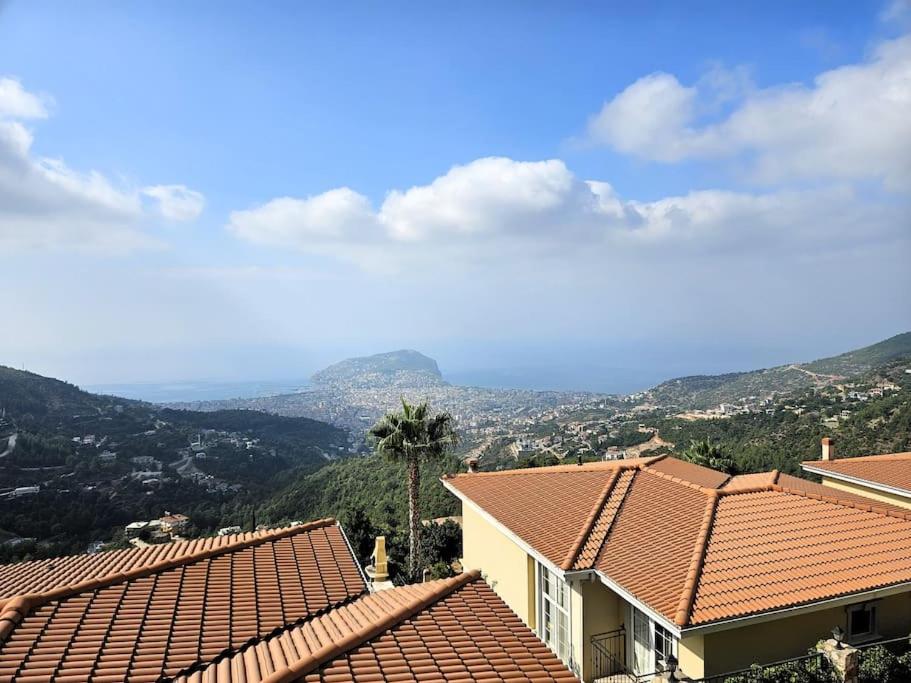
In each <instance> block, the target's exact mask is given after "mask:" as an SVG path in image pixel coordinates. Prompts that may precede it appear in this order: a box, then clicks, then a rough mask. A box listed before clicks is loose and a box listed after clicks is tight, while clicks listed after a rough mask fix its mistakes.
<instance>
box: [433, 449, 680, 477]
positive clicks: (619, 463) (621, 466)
mask: <svg viewBox="0 0 911 683" xmlns="http://www.w3.org/2000/svg"><path fill="white" fill-rule="evenodd" d="M664 457H666V454H662V455H658V456H641V457H638V458H629V459H624V460H596V461H593V462H584V463H582V464H581V465H580V464H578V463H574V464H569V463H566V464H560V465H547V466H545V467H515V468H512V469H508V470H496V471H493V472H459V473H457V474H444V475H443V476H442V477H441V479H446V480H447V481H453V480H455V479H459V478H462V477H509V476H522V475H528V474H573V473H575V472H602V471H608V472H611V471H614V470H630V469H636V468H640V467H643V466H647V465H651V464H652V463H654V462H657V461H658V460H660V459H661V458H664ZM633 460H635V461H636V462H632V461H633ZM642 460H646V461H647V462H641V461H642Z"/></svg>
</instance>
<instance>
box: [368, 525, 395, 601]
mask: <svg viewBox="0 0 911 683" xmlns="http://www.w3.org/2000/svg"><path fill="white" fill-rule="evenodd" d="M370 559H371V560H373V564H371V565H370V566H368V567H367V568H366V570H365V571H366V572H367V576H369V577H370V590H371V592H374V593H375V592H376V591H381V590H386V589H387V588H392V581H390V580H389V558H388V557H386V537H385V536H377V537H376V541H375V542H374V545H373V554H372V555H371V556H370Z"/></svg>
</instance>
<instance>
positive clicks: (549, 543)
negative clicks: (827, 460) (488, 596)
mask: <svg viewBox="0 0 911 683" xmlns="http://www.w3.org/2000/svg"><path fill="white" fill-rule="evenodd" d="M442 481H443V484H444V486H445V487H446V488H447V489H448V490H450V491H451V492H452V493H453V494H454V495H456V496H457V497H458V498H459V500H460V501H461V503H462V518H463V526H462V528H463V552H464V557H463V558H462V563H463V566H464V567H465V568H466V569H476V570H480V571H481V572H482V575H483V576H485V577H486V579H487V580H488V582H490V584H491V586H492V587H493V589H494V590H495V591H496V592H497V594H499V595H500V597H501V598H502V599H503V600H504V601H505V602H506V603H507V604H508V605H509V606H510V607H512V609H513V610H515V611H516V613H517V614H518V615H519V617H521V619H522V620H523V621H524V622H525V624H527V625H528V626H529V628H531V629H533V630H534V631H535V632H536V633H537V634H538V636H539V637H540V638H541V639H542V640H544V642H546V643H547V644H548V645H549V646H550V647H551V649H552V650H553V651H554V652H556V653H557V655H558V656H559V657H560V658H561V659H562V660H563V661H564V662H565V663H566V664H567V665H568V666H569V667H570V668H572V669H573V671H575V672H576V673H577V674H578V675H579V676H580V677H581V678H582V680H584V681H592V680H596V679H601V678H603V677H607V676H612V675H615V674H625V673H630V672H632V673H634V674H636V675H638V676H644V675H646V674H649V673H651V672H654V671H656V670H658V669H659V668H661V667H662V666H663V664H664V662H665V661H667V659H668V657H669V656H670V655H674V657H676V658H677V659H678V661H679V664H680V667H681V669H682V671H683V672H684V673H685V674H687V675H688V676H690V677H692V678H702V677H704V676H714V675H718V674H724V673H726V672H731V671H735V670H738V669H742V668H746V667H749V666H750V665H751V664H753V663H759V664H764V663H771V662H774V661H778V660H782V659H786V658H791V657H797V656H800V655H804V654H806V652H807V650H808V649H810V648H812V647H814V646H815V644H816V643H817V641H819V640H821V639H824V638H826V637H828V634H829V633H830V631H831V629H832V628H833V627H835V626H840V627H841V628H842V629H844V631H845V632H846V633H847V635H848V639H849V642H859V641H860V640H862V639H873V638H878V637H880V636H881V637H887V636H899V635H905V634H907V633H908V632H909V630H911V513H909V512H908V511H907V510H903V509H901V508H898V507H895V506H888V505H880V506H871V505H870V501H869V500H868V499H865V498H863V497H862V496H858V495H854V494H850V493H839V492H836V491H831V490H830V489H829V488H828V487H825V486H822V485H821V484H816V483H813V482H809V481H805V480H803V479H800V478H797V477H792V476H789V475H786V474H781V473H779V472H777V471H772V472H765V473H758V474H747V475H741V476H737V477H729V476H728V475H726V474H723V473H721V472H717V471H715V470H711V469H708V468H704V467H699V466H697V465H692V464H690V463H686V462H683V461H680V460H677V459H675V458H672V457H666V456H659V457H653V458H638V459H629V460H623V461H608V462H598V463H586V464H581V465H558V466H555V467H543V468H535V469H526V470H507V471H501V472H475V473H468V474H460V475H456V476H454V477H448V478H444V479H443V480H442ZM643 680H645V679H643Z"/></svg>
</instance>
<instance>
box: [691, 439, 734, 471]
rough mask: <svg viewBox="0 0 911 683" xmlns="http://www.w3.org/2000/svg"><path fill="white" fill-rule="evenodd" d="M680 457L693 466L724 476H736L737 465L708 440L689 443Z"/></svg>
mask: <svg viewBox="0 0 911 683" xmlns="http://www.w3.org/2000/svg"><path fill="white" fill-rule="evenodd" d="M680 455H681V457H682V458H683V459H684V460H687V461H689V462H691V463H693V464H695V465H702V466H703V467H711V468H712V469H713V470H718V471H720V472H724V473H725V474H737V464H736V463H735V462H734V459H733V458H732V457H731V456H729V455H728V454H727V453H725V452H724V451H723V450H721V447H720V446H719V445H718V444H715V443H712V442H711V441H709V440H708V439H703V440H702V441H696V440H693V441H690V446H689V448H687V449H686V450H685V451H683V452H682V453H681V454H680Z"/></svg>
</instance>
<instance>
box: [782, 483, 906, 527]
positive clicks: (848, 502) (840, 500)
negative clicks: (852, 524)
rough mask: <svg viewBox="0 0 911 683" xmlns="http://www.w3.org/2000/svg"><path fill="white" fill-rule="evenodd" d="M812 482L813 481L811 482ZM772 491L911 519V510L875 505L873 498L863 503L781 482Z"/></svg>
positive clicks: (885, 515) (887, 515)
mask: <svg viewBox="0 0 911 683" xmlns="http://www.w3.org/2000/svg"><path fill="white" fill-rule="evenodd" d="M811 483H812V482H811ZM769 490H771V491H778V492H779V493H789V494H794V495H798V496H803V497H804V498H809V499H811V500H819V501H822V502H824V503H834V504H835V505H843V506H844V507H849V508H854V509H856V510H862V511H863V512H871V513H873V514H877V515H882V516H884V517H895V518H896V519H902V520H905V521H911V510H909V511H908V512H899V511H898V510H895V509H892V508H888V507H882V506H880V505H874V504H873V499H872V498H871V499H870V500H871V503H870V504H867V503H861V502H858V501H855V500H845V499H844V498H838V497H837V496H822V495H820V494H818V493H811V492H810V491H805V490H801V489H796V488H791V487H789V486H782V485H781V484H772V485H771V487H770V488H769Z"/></svg>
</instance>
